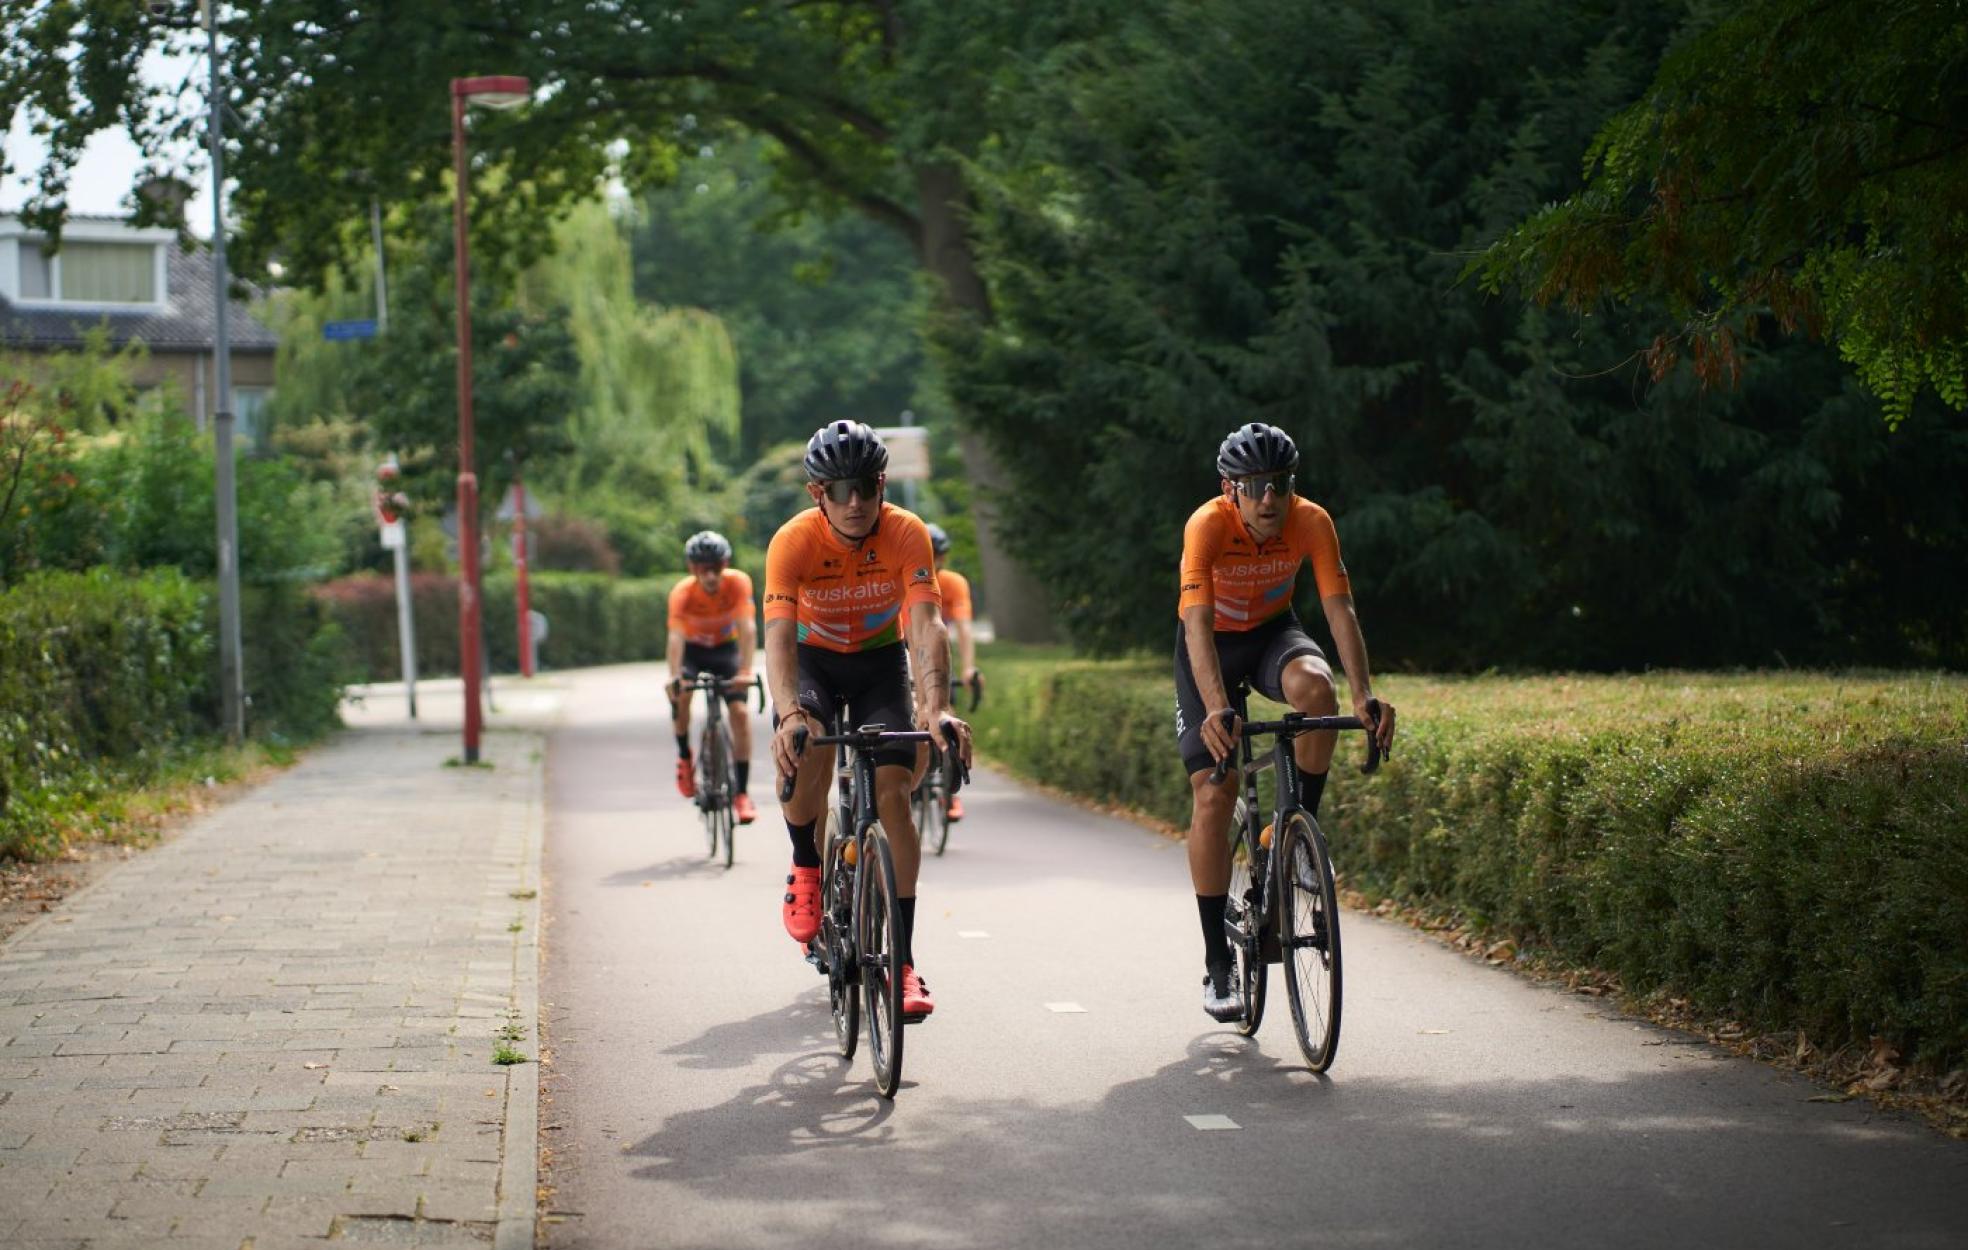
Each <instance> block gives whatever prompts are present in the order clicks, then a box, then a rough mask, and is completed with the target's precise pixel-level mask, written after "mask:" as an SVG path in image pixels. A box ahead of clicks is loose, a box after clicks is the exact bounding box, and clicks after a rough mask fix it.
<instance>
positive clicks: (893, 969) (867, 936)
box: [854, 822, 902, 1098]
mask: <svg viewBox="0 0 1968 1250" xmlns="http://www.w3.org/2000/svg"><path fill="white" fill-rule="evenodd" d="M860 858H861V862H860V864H859V868H860V872H861V885H860V891H861V893H860V903H859V905H858V906H857V907H856V908H855V909H854V910H855V920H856V923H855V945H856V946H858V947H859V948H860V955H861V960H860V962H861V994H862V998H863V1000H864V1001H865V1004H866V1007H867V1011H868V1057H869V1058H870V1059H871V1060H873V1061H874V1065H875V1092H876V1093H878V1094H880V1095H881V1096H882V1097H883V1098H893V1097H895V1091H896V1090H897V1089H899V1088H900V1087H901V1085H902V963H901V960H900V959H899V956H900V954H901V949H900V948H901V927H900V926H901V917H900V912H901V907H900V906H899V905H898V904H897V902H896V897H895V858H894V856H893V854H892V853H891V852H890V850H889V847H888V834H887V833H886V832H885V831H884V830H883V829H882V827H881V825H880V823H879V822H873V823H870V824H869V825H868V827H867V828H866V829H864V830H863V831H862V833H861V857H860Z"/></svg>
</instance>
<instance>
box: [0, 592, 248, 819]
mask: <svg viewBox="0 0 1968 1250" xmlns="http://www.w3.org/2000/svg"><path fill="white" fill-rule="evenodd" d="M205 612H206V605H205V599H204V596H203V594H202V593H201V592H200V591H199V589H198V587H197V586H196V585H194V584H193V583H192V582H190V581H188V580H187V579H186V578H185V577H183V576H182V575H181V574H179V573H177V572H176V571H174V570H168V569H159V570H154V571H152V572H149V573H146V574H144V575H142V576H140V577H123V576H121V575H119V574H117V573H114V572H112V571H110V570H107V569H96V570H93V571H90V572H87V573H61V572H54V573H35V574H30V575H29V576H28V577H26V578H25V579H23V580H22V581H21V582H20V583H19V584H17V585H15V586H13V587H11V588H9V589H7V590H5V591H0V856H5V855H21V856H28V857H39V856H45V855H48V854H52V853H53V852H54V851H57V850H59V849H60V847H61V837H62V829H61V825H60V818H61V816H62V815H63V814H64V813H65V812H66V811H67V810H69V809H70V808H71V807H73V806H74V805H75V804H76V803H77V802H78V801H79V800H81V799H83V798H85V797H86V796H88V795H89V794H91V793H94V792H97V791H99V790H101V789H102V788H103V787H105V786H107V785H108V784H110V783H111V782H113V781H114V780H115V779H116V778H118V777H121V776H124V775H127V774H130V773H136V774H141V773H142V772H144V771H145V769H146V768H147V767H149V766H152V765H154V764H155V763H157V762H158V761H160V760H161V759H162V758H163V757H164V756H165V755H167V754H168V753H169V752H170V751H171V750H172V749H173V748H175V747H177V746H178V745H179V744H180V743H181V742H182V741H183V740H184V739H186V738H188V737H191V736H193V735H195V734H197V733H200V732H206V731H209V726H207V725H206V724H204V723H202V722H201V720H200V718H199V717H198V716H197V714H196V711H195V708H196V706H197V704H198V702H199V697H200V695H201V694H202V692H203V690H204V688H205V686H206V683H207V681H208V680H209V678H208V668H209V666H210V665H211V663H212V657H213V654H214V650H215V647H214V640H213V638H212V635H211V633H210V631H209V629H208V628H207V626H206V623H205Z"/></svg>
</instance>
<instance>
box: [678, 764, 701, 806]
mask: <svg viewBox="0 0 1968 1250" xmlns="http://www.w3.org/2000/svg"><path fill="white" fill-rule="evenodd" d="M677 793H678V794H681V795H682V796H683V797H684V798H686V799H694V798H696V797H697V776H696V772H695V770H694V769H692V768H691V767H690V761H689V760H678V761H677Z"/></svg>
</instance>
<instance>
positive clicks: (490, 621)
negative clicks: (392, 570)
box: [313, 573, 683, 681]
mask: <svg viewBox="0 0 1968 1250" xmlns="http://www.w3.org/2000/svg"><path fill="white" fill-rule="evenodd" d="M681 576H683V575H682V574H681V573H678V574H673V575H670V576H665V577H651V578H634V579H630V578H616V577H609V576H607V575H606V574H602V573H535V574H533V576H532V588H531V589H532V597H533V607H534V608H535V609H536V610H537V611H540V612H543V613H545V614H546V616H547V621H548V636H547V641H546V642H545V643H544V644H543V645H542V646H541V648H540V662H541V664H542V665H543V666H546V667H550V668H575V667H579V666H582V665H588V664H614V663H621V662H624V661H630V660H660V659H662V658H663V645H664V642H665V639H666V637H667V632H666V627H667V625H668V623H669V596H670V587H672V586H674V585H675V584H676V580H677V578H679V577H681ZM410 582H411V588H410V599H411V604H412V606H413V609H414V612H415V615H416V627H417V672H418V675H419V676H424V677H438V676H447V675H453V674H456V673H457V671H458V579H457V578H455V577H450V576H447V575H441V574H434V573H419V574H416V575H415V576H413V577H412V578H411V579H410ZM313 594H314V596H315V598H316V599H317V601H319V602H320V603H321V604H322V605H323V606H324V607H325V609H326V610H327V612H328V614H329V615H330V616H331V617H332V618H333V619H334V620H335V621H336V622H337V623H338V624H339V625H340V626H341V629H342V632H343V634H344V635H345V636H346V638H347V639H348V643H349V647H350V650H351V654H352V664H353V667H354V670H355V672H356V673H357V674H359V675H360V676H359V680H366V681H391V680H394V679H396V678H398V677H400V676H401V675H402V661H401V658H400V654H399V652H398V649H397V626H396V582H395V579H393V578H390V577H384V576H380V575H377V574H365V575H361V576H357V577H344V578H341V579H339V580H337V581H333V582H327V583H324V584H322V585H320V586H317V587H315V588H314V590H313ZM484 616H485V640H486V646H487V648H488V650H489V652H490V654H491V660H492V667H493V668H494V669H495V670H497V671H500V672H515V671H517V670H518V668H519V631H518V628H517V617H518V607H517V597H516V594H515V591H514V586H513V579H512V576H511V575H510V574H494V575H491V576H488V577H487V578H486V579H485V614H484Z"/></svg>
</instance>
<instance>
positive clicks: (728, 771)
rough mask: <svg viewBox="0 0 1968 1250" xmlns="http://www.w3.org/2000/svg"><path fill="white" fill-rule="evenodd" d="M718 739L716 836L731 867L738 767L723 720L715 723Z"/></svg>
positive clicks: (729, 732)
mask: <svg viewBox="0 0 1968 1250" xmlns="http://www.w3.org/2000/svg"><path fill="white" fill-rule="evenodd" d="M717 740H718V762H719V764H720V767H719V769H718V778H719V780H718V838H719V840H720V841H721V842H722V843H723V844H724V866H725V867H726V868H729V867H731V857H732V851H733V848H732V845H731V843H732V837H733V834H734V833H735V832H736V830H737V827H738V812H737V809H736V806H735V804H736V796H737V794H738V767H737V765H736V763H734V762H733V760H732V755H733V752H732V749H731V729H730V727H729V726H727V725H726V724H725V723H724V721H722V720H720V721H718V723H717Z"/></svg>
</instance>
